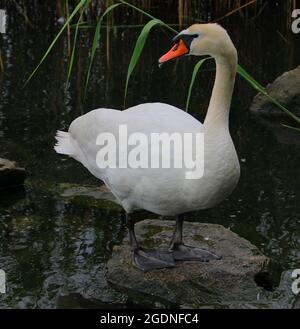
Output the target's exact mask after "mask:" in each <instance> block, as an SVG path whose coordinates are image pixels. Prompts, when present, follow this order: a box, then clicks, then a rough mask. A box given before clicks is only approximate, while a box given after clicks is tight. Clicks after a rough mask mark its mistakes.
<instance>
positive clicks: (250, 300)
mask: <svg viewBox="0 0 300 329" xmlns="http://www.w3.org/2000/svg"><path fill="white" fill-rule="evenodd" d="M173 229H174V221H168V220H144V221H142V222H139V223H137V224H136V234H137V238H138V241H140V243H141V245H142V246H143V247H144V248H147V249H153V248H165V247H167V246H168V244H169V242H170V239H171V236H172V233H173ZM184 241H185V243H186V244H188V245H193V246H197V247H200V248H205V249H208V250H210V251H212V252H214V253H216V254H219V255H222V256H223V258H222V260H215V261H210V262H208V263H202V262H194V261H193V262H192V261H191V262H177V264H176V267H175V268H172V269H162V270H155V271H152V272H147V273H143V272H141V271H140V270H138V269H136V268H135V267H134V266H133V265H132V256H131V251H130V246H129V240H128V236H127V237H126V238H125V239H124V241H123V244H122V245H121V246H116V247H115V248H114V250H113V254H112V257H111V259H110V260H109V262H108V268H107V279H108V281H109V282H110V283H111V284H112V285H113V286H114V287H115V288H117V289H118V290H120V291H122V292H125V293H126V294H128V296H129V297H130V298H131V299H132V300H135V301H137V302H142V303H143V304H145V302H147V303H149V304H152V305H161V304H162V305H165V306H167V307H168V306H177V307H183V308H184V307H192V308H203V307H209V308H218V307H225V308H226V307H228V308H231V307H238V308H249V307H255V308H256V307H269V306H270V305H271V304H270V302H269V297H270V296H269V294H270V293H269V292H267V291H266V290H265V289H264V288H262V287H260V286H258V284H257V283H256V281H260V283H261V285H262V286H264V285H265V286H266V287H267V286H268V285H271V286H270V287H269V288H270V289H272V283H270V282H269V283H268V280H269V279H270V278H269V275H268V273H267V272H266V271H267V266H268V264H269V261H270V260H269V259H268V258H267V257H265V256H264V255H263V254H262V253H261V252H260V251H259V250H258V249H257V247H255V246H254V245H252V244H251V243H250V242H249V241H247V240H245V239H243V238H241V237H239V236H238V235H237V234H235V233H233V232H232V231H230V230H229V229H226V228H224V227H223V226H221V225H215V224H202V223H190V222H185V223H184ZM266 278H267V280H266ZM258 279H259V280H258Z"/></svg>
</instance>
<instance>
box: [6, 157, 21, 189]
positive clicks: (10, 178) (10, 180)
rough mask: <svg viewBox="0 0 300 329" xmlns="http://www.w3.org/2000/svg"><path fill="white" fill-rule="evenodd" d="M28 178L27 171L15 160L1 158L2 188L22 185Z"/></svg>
mask: <svg viewBox="0 0 300 329" xmlns="http://www.w3.org/2000/svg"><path fill="white" fill-rule="evenodd" d="M25 178H26V171H25V169H24V168H20V167H19V166H18V164H17V163H16V162H15V161H10V160H7V159H2V158H0V189H5V188H7V187H12V186H17V185H22V184H23V183H24V181H25Z"/></svg>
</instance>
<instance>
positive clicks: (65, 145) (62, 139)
mask: <svg viewBox="0 0 300 329" xmlns="http://www.w3.org/2000/svg"><path fill="white" fill-rule="evenodd" d="M55 139H56V141H57V142H56V144H55V146H54V150H55V151H56V152H57V153H59V154H65V155H69V156H72V155H73V154H74V147H73V145H72V142H71V137H70V134H69V133H67V132H64V131H59V130H58V131H57V132H56V136H55Z"/></svg>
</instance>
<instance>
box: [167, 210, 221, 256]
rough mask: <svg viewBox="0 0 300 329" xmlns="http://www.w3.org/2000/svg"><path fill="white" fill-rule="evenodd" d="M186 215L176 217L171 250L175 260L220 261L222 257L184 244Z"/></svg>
mask: <svg viewBox="0 0 300 329" xmlns="http://www.w3.org/2000/svg"><path fill="white" fill-rule="evenodd" d="M183 220H184V215H178V216H177V217H176V227H175V231H174V235H173V238H172V240H171V244H170V247H169V250H170V251H172V252H173V256H174V259H175V260H179V261H192V260H194V261H201V262H208V261H210V260H219V259H221V258H222V257H221V256H218V255H216V254H214V253H212V252H210V251H208V250H205V249H201V248H198V247H192V246H187V245H185V244H184V243H183V239H182V227H183Z"/></svg>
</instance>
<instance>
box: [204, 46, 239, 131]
mask: <svg viewBox="0 0 300 329" xmlns="http://www.w3.org/2000/svg"><path fill="white" fill-rule="evenodd" d="M215 61H216V78H215V83H214V88H213V91H212V95H211V99H210V104H209V107H208V111H207V115H206V118H205V121H204V126H205V127H206V128H208V129H209V128H212V127H218V128H225V129H228V119H229V111H230V104H231V98H232V93H233V88H234V82H235V76H236V66H237V54H236V50H235V48H233V49H232V51H231V52H230V53H228V54H227V55H226V56H224V55H220V56H215ZM215 129H216V128H215Z"/></svg>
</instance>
